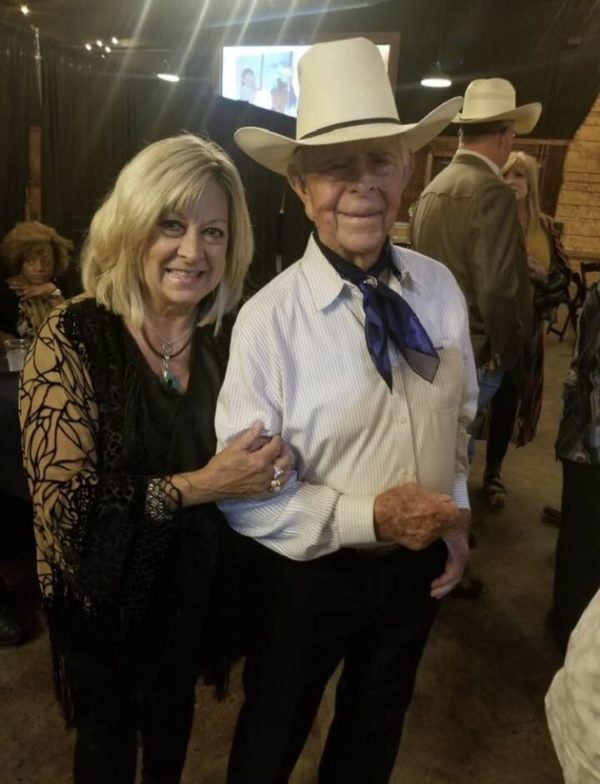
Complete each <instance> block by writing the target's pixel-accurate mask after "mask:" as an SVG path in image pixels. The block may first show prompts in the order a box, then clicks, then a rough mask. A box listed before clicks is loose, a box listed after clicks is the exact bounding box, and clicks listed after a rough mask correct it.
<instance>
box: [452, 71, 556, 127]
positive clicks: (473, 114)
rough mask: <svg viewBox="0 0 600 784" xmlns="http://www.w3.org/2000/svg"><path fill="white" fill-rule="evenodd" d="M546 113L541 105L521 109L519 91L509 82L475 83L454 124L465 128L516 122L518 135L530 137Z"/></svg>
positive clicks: (528, 105)
mask: <svg viewBox="0 0 600 784" xmlns="http://www.w3.org/2000/svg"><path fill="white" fill-rule="evenodd" d="M541 111H542V104H541V103H528V104H525V105H524V106H517V98H516V95H515V88H514V87H513V86H512V84H511V83H510V82H509V81H507V80H506V79H474V80H473V81H472V82H471V83H470V84H469V86H468V87H467V90H466V92H465V102H464V104H463V108H462V111H461V112H459V113H458V114H457V115H456V117H455V118H454V119H453V120H452V122H455V123H461V124H463V125H473V124H475V123H488V122H494V120H514V123H515V125H514V130H515V133H529V132H530V131H532V130H533V129H534V127H535V124H536V123H537V121H538V120H539V118H540V114H541Z"/></svg>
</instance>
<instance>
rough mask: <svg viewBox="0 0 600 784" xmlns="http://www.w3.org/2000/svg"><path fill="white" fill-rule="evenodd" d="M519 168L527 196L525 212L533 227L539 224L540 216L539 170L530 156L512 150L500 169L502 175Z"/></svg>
mask: <svg viewBox="0 0 600 784" xmlns="http://www.w3.org/2000/svg"><path fill="white" fill-rule="evenodd" d="M514 168H519V169H521V170H522V171H523V173H524V174H525V179H526V180H527V196H526V197H525V207H526V210H527V218H528V223H529V225H531V226H534V225H535V224H536V223H539V222H540V220H541V216H542V211H541V209H540V191H539V186H538V177H539V169H538V165H537V161H536V159H535V158H533V157H532V156H531V155H527V153H526V152H521V151H520V150H513V152H511V154H510V155H509V156H508V160H507V161H506V163H505V164H504V166H503V167H502V175H503V176H504V175H505V174H507V173H508V172H509V171H510V170H511V169H514Z"/></svg>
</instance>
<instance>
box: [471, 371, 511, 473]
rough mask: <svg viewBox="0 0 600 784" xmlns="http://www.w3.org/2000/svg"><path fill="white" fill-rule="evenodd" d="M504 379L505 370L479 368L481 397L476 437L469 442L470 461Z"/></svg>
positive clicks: (478, 402) (478, 399)
mask: <svg viewBox="0 0 600 784" xmlns="http://www.w3.org/2000/svg"><path fill="white" fill-rule="evenodd" d="M503 377H504V371H503V370H488V369H487V368H486V367H485V365H482V366H481V367H478V368H477V381H478V383H479V397H478V398H477V414H476V415H475V421H474V422H473V428H472V432H473V434H474V435H472V436H471V438H470V440H469V447H468V450H467V452H468V455H469V461H472V460H473V457H474V455H475V441H476V438H475V436H476V434H477V432H478V431H479V429H480V427H481V425H482V424H483V420H484V419H485V416H486V414H487V410H488V408H489V405H490V403H491V402H492V398H493V397H494V395H495V394H496V392H497V391H498V390H499V389H500V384H501V383H502V378H503Z"/></svg>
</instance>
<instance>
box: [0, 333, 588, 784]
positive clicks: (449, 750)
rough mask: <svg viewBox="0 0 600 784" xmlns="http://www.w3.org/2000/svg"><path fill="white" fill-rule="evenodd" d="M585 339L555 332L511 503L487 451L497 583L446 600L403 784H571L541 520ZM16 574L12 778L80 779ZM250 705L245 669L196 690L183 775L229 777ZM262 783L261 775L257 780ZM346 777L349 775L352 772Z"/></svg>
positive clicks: (8, 713)
mask: <svg viewBox="0 0 600 784" xmlns="http://www.w3.org/2000/svg"><path fill="white" fill-rule="evenodd" d="M572 348H573V333H572V331H569V332H567V335H566V337H565V341H564V343H563V344H559V343H558V341H557V338H556V337H555V336H549V338H548V339H547V355H546V385H545V393H544V410H543V413H542V421H541V424H540V429H539V432H538V436H537V437H536V439H535V441H534V442H533V443H532V444H530V445H528V446H527V447H525V448H524V449H519V450H514V448H511V451H510V453H509V456H508V459H507V461H506V466H505V471H504V478H505V480H506V483H507V486H508V488H509V497H508V501H507V505H506V507H505V509H504V510H503V511H500V512H491V511H488V510H486V509H484V508H482V505H481V502H480V500H479V495H478V493H479V488H480V484H481V460H482V454H481V453H482V450H481V449H480V450H479V451H478V453H477V455H476V458H475V462H474V465H473V471H472V476H471V482H470V485H471V489H472V499H473V507H474V520H475V530H476V531H477V538H478V542H479V544H478V548H477V550H475V551H474V553H473V559H472V569H473V571H474V572H475V573H476V574H478V575H479V576H480V577H481V578H482V579H483V580H484V581H485V586H486V587H485V591H484V593H483V595H482V597H481V598H480V599H479V600H477V601H468V600H459V599H447V600H445V601H444V603H443V606H442V608H441V611H440V615H439V619H438V621H437V623H436V627H435V629H434V632H433V635H432V638H431V641H430V644H429V646H428V649H427V651H426V654H425V657H424V660H423V663H422V666H421V670H420V675H419V680H418V684H417V689H416V693H415V698H414V701H413V705H412V707H411V710H410V714H409V717H408V721H407V725H406V729H405V734H404V739H403V743H402V748H401V751H400V754H399V756H398V760H397V763H396V767H395V770H394V774H393V776H392V779H391V781H392V782H393V784H560V782H562V777H561V775H560V771H559V767H558V764H557V762H556V759H555V757H554V753H553V750H552V747H551V744H550V740H549V737H548V733H547V729H546V723H545V719H544V713H543V696H544V693H545V691H546V689H547V687H548V685H549V683H550V680H551V678H552V675H553V673H554V672H555V670H556V669H557V667H558V666H559V664H560V659H559V657H558V654H557V653H556V651H555V650H554V647H553V645H552V643H551V640H550V638H549V636H548V634H547V632H546V628H545V617H546V613H547V611H548V609H549V606H550V594H551V582H552V568H553V567H552V561H553V552H554V546H555V542H556V530H555V529H552V528H549V527H547V526H544V525H542V524H541V523H540V511H541V509H542V507H543V506H544V505H545V504H554V505H558V504H559V501H560V489H561V474H560V465H559V464H557V463H556V462H555V461H554V457H553V443H554V438H555V435H556V429H557V424H558V418H559V410H560V408H559V406H560V388H561V385H562V381H563V379H564V376H565V372H566V368H567V365H568V361H569V357H570V354H571V351H572ZM4 573H5V575H6V576H7V577H8V579H11V580H12V582H13V587H14V588H15V590H16V592H17V595H18V597H19V599H20V601H21V603H22V605H23V607H24V609H25V610H26V611H27V612H28V616H29V622H30V623H31V624H32V625H37V626H38V627H39V629H40V632H39V634H38V636H37V638H36V639H34V640H33V641H32V642H30V643H28V644H27V645H25V646H23V647H21V648H18V649H0V771H1V772H0V781H1V782H2V783H3V784H17V783H20V782H23V784H60V783H62V782H68V781H70V764H71V760H70V755H71V748H72V742H73V739H72V736H70V735H68V734H66V733H65V732H64V730H63V728H62V725H61V720H60V718H59V714H58V711H57V709H56V707H55V704H54V702H53V698H52V693H51V682H50V667H49V655H48V643H47V636H46V634H45V632H44V630H43V626H42V624H41V620H40V619H39V614H38V611H37V609H36V605H35V600H34V595H35V592H34V588H33V586H32V582H31V578H30V577H28V573H27V570H25V569H23V568H22V565H20V566H19V567H18V568H15V567H14V566H13V568H10V567H9V566H6V565H5V568H4ZM332 695H333V684H331V685H330V687H329V688H328V690H327V693H326V695H325V698H324V700H323V704H322V706H321V710H320V713H319V715H318V717H317V720H316V722H315V725H314V727H313V729H312V732H311V736H310V739H309V742H308V744H307V746H306V749H305V751H304V754H303V756H302V758H301V759H300V761H299V763H298V766H297V768H296V770H295V772H294V775H293V778H292V782H293V784H311V783H312V782H315V781H316V774H315V771H316V768H317V764H318V757H319V749H320V746H321V744H322V741H323V738H324V735H325V733H326V729H327V725H328V721H329V717H330V715H331V708H332ZM239 703H240V689H239V671H238V672H237V673H236V675H235V677H234V683H233V689H232V693H231V696H230V697H229V698H228V699H226V700H225V701H224V702H223V703H221V704H216V703H215V702H214V701H213V700H212V697H211V696H210V695H209V694H208V693H207V692H206V691H205V690H204V689H203V688H199V689H198V707H197V716H196V722H195V726H194V732H193V736H192V740H191V743H190V750H189V755H188V762H187V765H186V770H185V774H184V778H183V781H184V784H221V782H223V781H224V772H225V766H226V759H227V751H228V747H229V742H230V738H231V733H232V730H233V723H234V719H235V715H236V711H237V708H238V707H239ZM257 784H260V783H257ZM340 784H343V782H340Z"/></svg>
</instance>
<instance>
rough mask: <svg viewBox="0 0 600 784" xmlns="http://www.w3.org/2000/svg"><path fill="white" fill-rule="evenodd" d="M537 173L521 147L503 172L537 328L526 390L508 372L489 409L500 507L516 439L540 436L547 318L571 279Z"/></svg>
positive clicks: (489, 488)
mask: <svg viewBox="0 0 600 784" xmlns="http://www.w3.org/2000/svg"><path fill="white" fill-rule="evenodd" d="M538 171H539V170H538V165H537V162H536V160H535V158H532V157H531V155H527V154H526V153H524V152H521V151H513V152H511V154H510V156H509V158H508V161H507V162H506V164H505V166H504V168H503V170H502V176H503V177H504V180H505V182H506V183H507V184H508V185H509V186H510V187H511V188H512V190H513V192H514V194H515V198H516V200H517V210H518V214H519V223H520V225H521V229H522V231H523V238H524V241H525V245H526V247H527V264H528V267H529V274H530V277H531V281H532V283H533V288H534V297H533V303H532V306H533V312H534V321H533V324H534V328H533V335H532V340H531V345H530V348H529V349H528V351H527V356H526V357H525V366H526V367H527V370H528V379H527V385H526V388H525V390H524V392H523V394H522V395H521V396H520V397H519V394H518V392H517V387H516V385H515V383H514V381H513V379H512V378H511V375H510V373H505V374H504V378H503V381H502V385H501V386H500V389H499V390H498V392H497V393H496V395H495V396H494V399H493V401H492V403H491V407H490V415H489V421H488V442H487V451H486V468H485V474H484V484H483V490H484V495H485V497H486V499H487V501H488V502H489V503H490V505H491V506H493V507H496V508H500V507H502V506H504V502H505V499H506V492H507V491H506V487H505V485H504V483H503V482H502V479H501V470H502V461H503V460H504V457H505V455H506V452H507V449H508V444H509V442H510V440H511V437H512V439H513V441H514V443H515V444H516V445H517V446H524V445H525V444H527V443H529V441H531V440H532V439H533V437H534V436H535V432H536V428H537V423H538V420H539V418H540V413H541V408H542V389H543V381H544V320H545V319H546V318H548V317H551V314H552V313H553V311H554V309H555V308H556V307H557V305H559V304H560V302H562V301H563V299H564V296H565V294H566V292H567V289H568V286H569V282H570V279H571V272H570V270H569V267H568V262H567V259H566V257H565V255H564V251H563V249H562V246H561V244H560V239H559V236H558V231H557V230H556V227H555V226H554V222H553V220H552V218H550V216H549V215H545V214H544V213H543V212H542V211H541V209H540V199H539V188H538Z"/></svg>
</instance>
